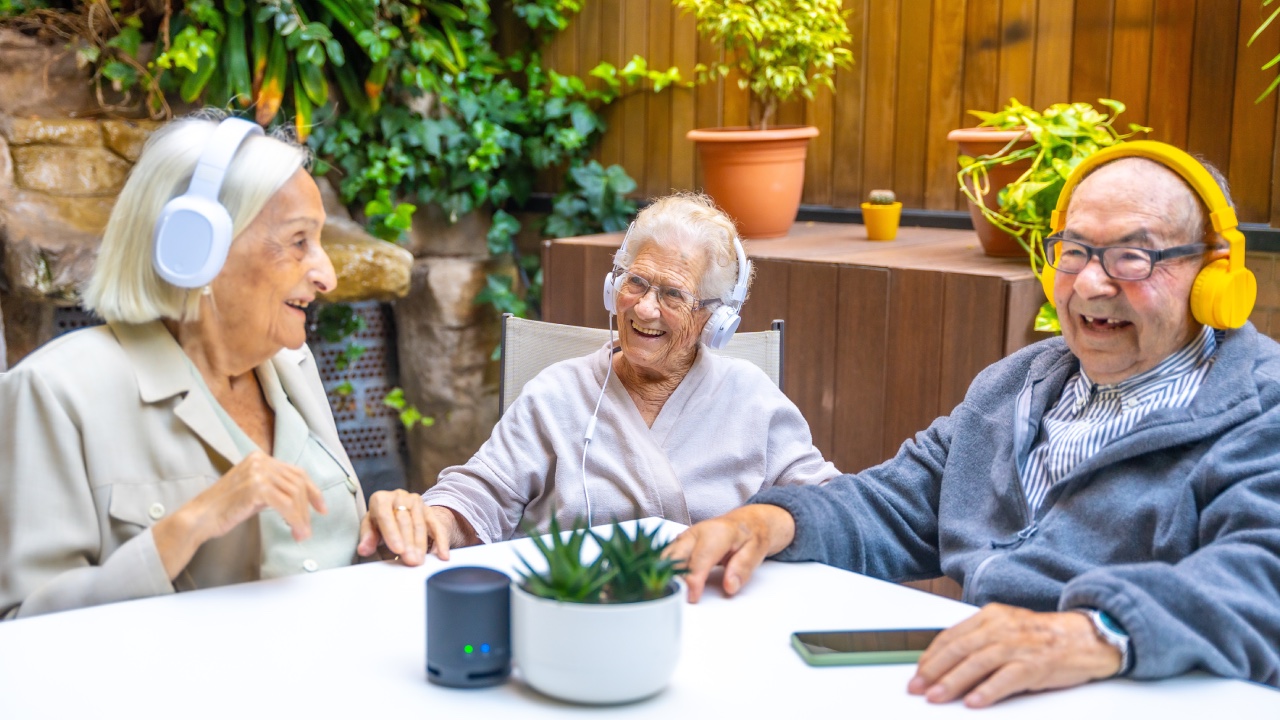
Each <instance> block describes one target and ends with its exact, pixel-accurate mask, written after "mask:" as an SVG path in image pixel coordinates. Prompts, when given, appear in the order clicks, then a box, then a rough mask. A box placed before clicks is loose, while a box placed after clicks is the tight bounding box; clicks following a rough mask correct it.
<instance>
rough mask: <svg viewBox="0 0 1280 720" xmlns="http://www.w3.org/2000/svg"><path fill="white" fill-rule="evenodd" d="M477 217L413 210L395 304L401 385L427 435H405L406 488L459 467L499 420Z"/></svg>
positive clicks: (485, 256) (483, 222)
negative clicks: (409, 257) (480, 299)
mask: <svg viewBox="0 0 1280 720" xmlns="http://www.w3.org/2000/svg"><path fill="white" fill-rule="evenodd" d="M488 229H489V218H488V217H487V216H485V215H483V214H480V213H473V214H470V215H467V216H465V217H462V218H460V219H459V220H458V222H456V223H451V222H450V221H449V218H446V217H444V216H443V213H442V212H441V211H440V210H439V209H438V208H435V207H433V206H428V207H422V208H419V210H418V213H417V214H416V215H415V217H414V224H413V229H412V231H411V233H410V241H409V245H408V248H409V250H410V252H412V253H413V255H414V260H413V273H412V279H411V281H410V288H409V294H408V295H407V296H406V297H405V298H404V299H403V300H400V301H398V302H397V303H396V304H395V316H396V334H397V338H398V345H399V348H398V352H399V360H400V384H401V385H402V386H403V387H404V392H405V398H406V399H408V401H409V402H411V403H413V404H414V405H416V406H417V407H418V409H419V410H420V411H422V413H423V414H425V415H430V416H432V417H434V418H435V424H434V425H433V426H431V427H417V428H414V429H413V430H411V431H410V435H411V437H410V439H409V470H408V478H407V480H408V485H409V487H410V488H411V489H415V490H419V491H420V490H423V489H425V488H427V487H430V486H431V485H432V484H434V483H435V480H436V477H437V475H439V473H440V470H442V469H443V468H445V467H448V466H449V465H455V464H458V463H462V462H465V461H466V460H467V458H469V457H471V455H472V454H473V453H474V452H475V451H476V450H478V449H479V448H480V445H482V444H483V443H484V441H485V440H486V439H488V437H489V434H490V432H491V431H492V429H493V426H494V424H495V423H496V422H497V420H498V392H497V364H496V363H495V362H493V361H492V360H490V356H491V355H492V353H493V350H494V349H495V348H496V347H497V346H498V343H499V342H500V340H501V333H500V327H499V324H498V322H497V318H496V317H495V315H494V313H493V311H492V310H491V309H489V308H487V307H483V306H479V305H476V304H475V302H474V298H475V296H476V293H477V292H479V291H480V289H481V288H483V287H484V283H485V276H486V275H487V274H488V272H489V271H490V269H491V260H490V258H489V251H488V248H487V246H486V243H485V236H486V234H487V233H488Z"/></svg>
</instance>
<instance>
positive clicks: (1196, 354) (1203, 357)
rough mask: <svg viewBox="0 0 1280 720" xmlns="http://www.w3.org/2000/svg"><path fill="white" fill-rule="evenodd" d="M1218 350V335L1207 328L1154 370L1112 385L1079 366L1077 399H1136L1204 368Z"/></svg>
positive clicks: (1201, 327)
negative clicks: (1116, 395) (1098, 396)
mask: <svg viewBox="0 0 1280 720" xmlns="http://www.w3.org/2000/svg"><path fill="white" fill-rule="evenodd" d="M1217 349H1218V338H1217V333H1215V332H1214V330H1213V328H1211V327H1209V326H1208V325H1202V326H1200V332H1199V333H1197V334H1196V336H1195V337H1194V338H1192V339H1191V342H1189V343H1187V344H1186V345H1184V346H1182V349H1180V350H1178V351H1176V352H1174V353H1173V354H1172V355H1170V356H1169V357H1167V358H1165V359H1164V360H1161V361H1160V362H1159V363H1158V364H1157V365H1156V366H1155V367H1153V368H1151V369H1150V370H1147V371H1145V372H1141V373H1138V374H1137V375H1134V376H1133V377H1131V378H1125V379H1124V380H1121V381H1120V382H1118V383H1114V384H1112V385H1100V384H1098V383H1095V382H1094V381H1092V380H1090V379H1089V375H1088V373H1086V372H1085V370H1084V367H1083V366H1081V368H1080V372H1079V373H1078V374H1077V376H1076V378H1075V383H1074V384H1075V385H1076V388H1075V389H1076V394H1077V397H1092V396H1093V394H1094V393H1113V392H1114V393H1119V394H1120V395H1121V396H1127V395H1139V394H1142V392H1143V391H1144V390H1148V389H1150V388H1152V387H1155V386H1158V385H1163V384H1165V383H1168V382H1170V381H1171V380H1173V379H1174V378H1178V377H1181V376H1182V375H1185V374H1187V373H1189V372H1191V371H1192V370H1195V369H1196V368H1198V367H1200V366H1201V365H1203V364H1204V363H1205V362H1207V361H1208V360H1209V358H1211V357H1213V353H1214V352H1215V351H1216V350H1217Z"/></svg>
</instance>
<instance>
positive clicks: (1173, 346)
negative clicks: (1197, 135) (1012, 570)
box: [1053, 159, 1203, 385]
mask: <svg viewBox="0 0 1280 720" xmlns="http://www.w3.org/2000/svg"><path fill="white" fill-rule="evenodd" d="M1198 202H1199V199H1198V198H1196V196H1195V195H1194V194H1193V193H1192V192H1191V190H1190V188H1188V187H1187V186H1186V185H1185V184H1183V182H1182V181H1181V179H1180V178H1179V177H1178V176H1177V175H1176V174H1175V173H1174V172H1173V171H1171V170H1169V169H1167V168H1165V167H1163V166H1161V165H1158V164H1156V163H1153V162H1150V161H1146V160H1135V159H1126V160H1120V161H1117V162H1114V163H1111V164H1109V165H1105V166H1103V167H1102V168H1100V169H1098V170H1097V171H1096V172H1094V173H1093V174H1092V175H1090V176H1089V177H1087V178H1085V180H1084V181H1083V182H1081V183H1080V185H1079V187H1078V188H1077V189H1076V191H1075V193H1074V194H1073V195H1072V197H1071V205H1070V207H1069V208H1068V210H1067V225H1066V229H1065V230H1064V232H1063V235H1064V236H1065V237H1067V238H1069V239H1072V240H1079V241H1080V242H1083V243H1086V244H1088V245H1092V246H1094V247H1099V248H1101V247H1110V246H1114V245H1125V246H1131V247H1144V248H1150V249H1152V250H1161V249H1164V248H1168V247H1173V246H1176V245H1185V244H1190V243H1195V242H1199V241H1201V240H1202V239H1203V238H1202V237H1200V236H1199V233H1195V236H1194V237H1188V230H1187V227H1188V224H1189V223H1190V222H1191V219H1192V218H1193V216H1194V211H1193V210H1192V208H1194V207H1196V206H1195V203H1198ZM1202 265H1203V260H1202V256H1199V255H1192V256H1190V257H1181V258H1177V259H1173V260H1165V261H1163V262H1160V263H1157V264H1156V265H1155V267H1154V268H1153V270H1152V272H1151V277H1149V278H1147V279H1146V280H1114V279H1112V278H1110V277H1108V276H1107V275H1106V273H1104V272H1103V270H1102V265H1101V263H1100V262H1099V260H1098V259H1097V258H1094V259H1093V260H1091V261H1090V262H1089V264H1088V265H1087V266H1085V268H1084V269H1083V270H1082V271H1080V273H1078V274H1076V275H1071V274H1068V273H1063V272H1059V273H1057V274H1056V275H1055V278H1054V293H1053V296H1054V303H1055V305H1057V307H1058V317H1059V320H1060V321H1061V324H1062V335H1063V338H1064V339H1065V340H1066V342H1067V346H1068V347H1069V348H1071V351H1072V352H1073V353H1075V355H1076V357H1078V358H1079V359H1080V365H1081V367H1082V368H1083V369H1084V371H1085V373H1086V374H1087V375H1088V376H1089V378H1090V379H1091V380H1093V381H1094V382H1096V383H1100V384H1104V385H1110V384H1114V383H1117V382H1120V381H1121V380H1124V379H1126V378H1130V377H1133V376H1134V375H1138V374H1140V373H1142V372H1145V371H1147V370H1150V369H1151V368H1153V367H1155V366H1156V365H1157V364H1159V363H1160V361H1162V360H1164V359H1165V358H1166V357H1168V356H1169V355H1171V354H1173V353H1174V352H1176V351H1177V350H1178V349H1179V348H1181V347H1183V346H1184V345H1186V344H1187V343H1189V342H1190V341H1191V339H1192V338H1193V337H1194V336H1195V334H1196V333H1198V332H1199V331H1200V328H1201V326H1200V324H1199V323H1197V322H1196V321H1195V319H1194V318H1192V316H1191V309H1190V305H1189V303H1188V299H1189V298H1190V297H1191V286H1192V284H1193V283H1194V282H1195V277H1196V274H1197V273H1198V272H1199V271H1200V268H1201V267H1202Z"/></svg>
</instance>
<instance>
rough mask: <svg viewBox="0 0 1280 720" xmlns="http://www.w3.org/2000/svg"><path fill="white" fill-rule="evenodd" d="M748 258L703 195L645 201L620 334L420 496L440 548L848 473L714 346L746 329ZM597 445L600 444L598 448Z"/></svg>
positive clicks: (777, 394)
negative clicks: (741, 323) (554, 521)
mask: <svg viewBox="0 0 1280 720" xmlns="http://www.w3.org/2000/svg"><path fill="white" fill-rule="evenodd" d="M750 282H751V265H750V263H749V262H748V261H747V259H746V256H745V254H744V253H743V250H742V244H741V242H740V241H739V240H738V238H737V233H736V231H735V229H734V226H733V222H732V221H731V220H730V219H729V218H728V217H727V216H725V214H724V213H723V212H721V211H720V210H719V209H717V208H716V207H715V205H714V204H712V202H711V200H710V199H709V198H707V197H706V196H703V195H691V194H680V195H673V196H670V197H665V198H661V199H659V200H657V201H656V202H654V203H653V204H652V205H650V206H649V207H647V208H645V209H644V210H643V211H642V212H641V213H640V215H639V217H637V218H636V221H635V223H634V224H633V225H632V226H631V229H630V230H629V231H628V232H627V236H626V238H625V239H624V241H623V244H622V248H621V249H619V250H618V253H617V255H616V256H615V258H614V271H613V272H611V273H610V274H609V275H608V276H607V277H606V279H605V292H604V302H605V307H606V308H607V309H608V310H609V311H610V313H612V314H613V315H615V316H616V318H617V323H618V338H617V341H616V342H610V343H608V344H606V345H605V346H604V347H602V348H601V349H600V350H599V351H597V352H595V353H592V354H591V355H588V356H586V357H582V358H577V359H573V360H568V361H565V362H561V363H557V364H555V365H552V366H551V367H548V368H547V369H546V370H543V371H542V372H541V373H540V374H539V375H538V376H537V377H535V378H534V379H533V380H532V381H530V382H529V383H528V384H527V385H525V387H524V388H523V390H522V391H521V393H520V396H519V398H517V399H516V401H515V402H514V403H513V404H512V405H511V407H510V409H508V410H507V412H506V413H505V414H504V415H503V416H502V419H501V420H500V421H499V423H498V425H497V427H496V428H494V431H493V434H492V435H491V436H490V438H489V440H488V441H487V442H486V443H485V444H484V445H483V446H482V447H481V448H480V450H479V451H478V452H477V453H476V454H475V456H474V457H472V458H471V460H470V461H468V462H467V463H466V464H465V465H460V466H455V467H450V468H446V469H445V470H444V471H442V472H441V474H440V477H439V480H438V482H437V483H436V485H435V486H434V487H432V488H431V489H430V490H428V491H427V492H426V493H425V494H424V495H423V500H424V502H426V503H427V505H428V517H427V529H428V533H429V535H430V539H431V543H432V545H433V547H434V550H435V552H436V554H437V555H439V556H440V557H441V558H442V559H446V558H447V557H448V552H449V548H450V547H457V546H461V545H471V544H475V543H479V542H485V543H489V542H497V541H500V540H507V539H509V538H511V537H513V536H515V535H517V534H522V533H523V532H524V529H525V528H526V527H530V526H532V527H536V528H538V529H540V530H543V529H545V528H546V527H547V525H548V522H549V520H550V518H551V515H552V513H555V514H556V515H557V516H558V518H559V519H560V521H561V523H562V524H565V525H567V524H569V523H571V522H572V521H573V520H574V519H576V518H579V517H581V518H583V519H586V520H588V521H589V522H602V521H609V520H612V519H614V518H617V519H620V520H626V519H630V518H635V517H648V516H659V517H664V518H667V519H670V520H675V521H677V522H681V523H685V524H691V523H695V522H698V521H700V520H702V519H705V518H711V517H715V516H716V515H718V514H719V513H722V512H725V511H727V510H730V509H732V508H735V507H738V506H739V505H741V504H742V503H743V502H744V501H746V499H747V498H749V497H751V496H752V495H754V494H755V493H756V492H759V491H760V490H762V489H764V488H766V487H770V486H773V485H788V484H811V483H820V482H823V481H826V480H828V479H830V478H832V477H835V476H836V475H837V474H838V471H837V470H836V468H835V466H833V465H832V464H831V463H829V462H826V461H825V460H823V458H822V455H821V453H819V452H818V450H817V449H816V448H815V447H814V446H813V440H812V437H811V435H810V433H809V426H808V423H806V422H805V419H804V417H802V416H801V414H800V411H799V409H797V408H796V406H795V405H794V404H792V403H791V401H790V400H788V399H787V397H786V396H785V395H783V394H782V392H781V391H780V390H779V389H778V388H777V387H776V386H775V385H774V384H773V382H772V381H771V380H770V379H769V378H768V376H766V375H765V374H764V372H763V371H761V370H760V369H759V368H757V367H756V366H755V365H752V364H751V363H749V362H747V361H745V360H735V359H730V358H726V357H723V356H720V355H716V354H714V353H710V352H705V351H704V350H703V347H702V346H703V345H708V346H711V347H715V348H719V347H723V346H724V345H725V344H726V343H727V342H728V341H729V338H730V337H731V336H732V335H733V333H734V331H735V330H736V329H737V327H738V312H739V310H740V309H741V307H742V303H743V302H744V301H745V300H746V297H747V288H748V286H749V285H750ZM588 448H589V452H588Z"/></svg>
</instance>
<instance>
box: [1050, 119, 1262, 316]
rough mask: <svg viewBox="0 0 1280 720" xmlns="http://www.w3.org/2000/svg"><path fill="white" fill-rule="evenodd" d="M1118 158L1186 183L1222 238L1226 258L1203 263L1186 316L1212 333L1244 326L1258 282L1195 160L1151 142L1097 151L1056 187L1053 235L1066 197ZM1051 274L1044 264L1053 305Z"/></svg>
mask: <svg viewBox="0 0 1280 720" xmlns="http://www.w3.org/2000/svg"><path fill="white" fill-rule="evenodd" d="M1122 157H1143V158H1147V159H1148V160H1154V161H1156V162H1158V163H1160V164H1161V165H1164V166H1165V167H1167V168H1169V169H1170V170H1173V171H1174V172H1176V173H1178V174H1179V175H1181V176H1182V179H1183V180H1186V181H1187V184H1188V185H1190V186H1191V189H1192V190H1195V192H1196V194H1197V195H1199V196H1200V199H1201V200H1203V201H1204V204H1205V205H1207V206H1208V208H1209V218H1210V220H1212V222H1213V229H1214V230H1216V231H1217V232H1218V234H1219V235H1221V236H1222V237H1223V238H1225V239H1226V241H1227V243H1228V245H1229V246H1230V248H1231V254H1230V256H1229V257H1227V258H1225V259H1221V260H1215V261H1213V262H1211V263H1209V264H1208V265H1206V266H1205V267H1204V269H1202V270H1201V271H1200V274H1199V275H1197V276H1196V281H1195V284H1194V285H1192V286H1191V314H1192V316H1194V317H1195V319H1196V320H1197V321H1198V322H1200V323H1202V324H1204V325H1208V326H1209V327H1212V328H1216V329H1218V330H1228V329H1234V328H1238V327H1240V326H1242V325H1244V323H1245V321H1246V320H1248V319H1249V313H1250V312H1252V310H1253V303H1254V301H1255V300H1257V298H1258V281H1257V279H1256V278H1254V276H1253V273H1252V272H1251V271H1250V270H1249V269H1248V268H1246V267H1245V266H1244V235H1243V234H1242V233H1241V232H1240V230H1239V229H1238V228H1237V225H1238V222H1237V221H1236V212H1235V210H1234V209H1232V207H1231V206H1230V205H1228V204H1227V198H1226V196H1225V195H1223V194H1222V189H1221V188H1219V187H1218V183H1216V182H1214V180H1213V176H1211V175H1210V174H1209V171H1208V170H1205V168H1204V166H1203V165H1201V164H1200V163H1199V162H1197V161H1196V159H1195V158H1193V157H1191V156H1190V155H1188V154H1187V153H1185V152H1183V151H1181V150H1179V149H1178V148H1176V147H1174V146H1172V145H1166V144H1165V143H1162V142H1155V141H1154V140H1136V141H1134V142H1127V143H1121V144H1119V145H1112V146H1111V147H1109V148H1103V149H1102V150H1099V151H1098V152H1096V153H1094V154H1092V155H1090V156H1089V157H1087V158H1085V159H1084V161H1082V162H1081V163H1080V164H1079V165H1077V166H1076V168H1075V170H1073V171H1072V172H1071V176H1070V177H1068V178H1067V183H1066V184H1065V185H1063V187H1062V194H1061V195H1059V196H1058V207H1057V209H1055V210H1054V211H1053V217H1052V218H1051V220H1050V224H1051V225H1052V227H1053V232H1054V233H1060V232H1062V231H1063V230H1064V229H1065V228H1066V226H1067V205H1069V204H1070V203H1071V192H1072V191H1073V190H1075V188H1076V186H1077V185H1079V184H1080V181H1081V180H1083V179H1084V177H1085V176H1086V175H1088V174H1089V173H1090V172H1091V171H1092V170H1094V169H1095V168H1097V167H1099V166H1101V165H1103V164H1104V163H1108V162H1111V161H1112V160H1116V159H1119V158H1122ZM1055 274H1056V273H1055V272H1054V269H1053V268H1052V267H1050V266H1049V265H1045V267H1044V273H1043V274H1042V275H1041V276H1040V282H1041V283H1042V284H1043V286H1044V292H1045V295H1047V296H1048V298H1049V302H1050V303H1052V302H1053V278H1054V275H1055Z"/></svg>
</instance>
